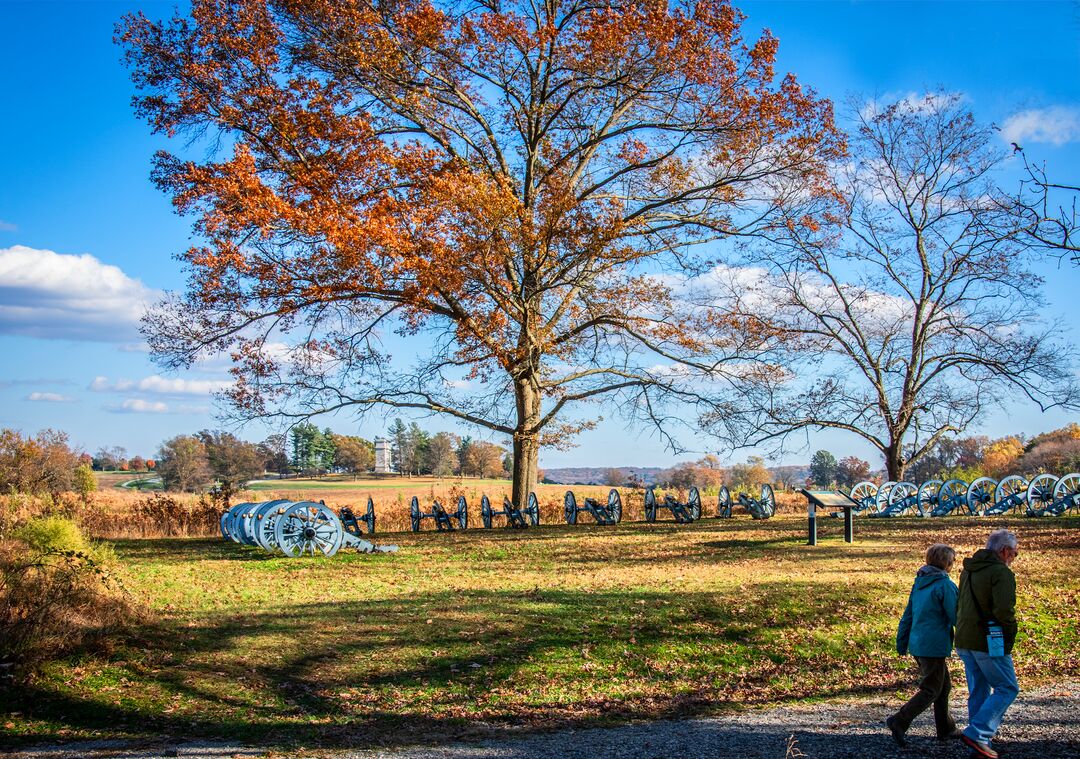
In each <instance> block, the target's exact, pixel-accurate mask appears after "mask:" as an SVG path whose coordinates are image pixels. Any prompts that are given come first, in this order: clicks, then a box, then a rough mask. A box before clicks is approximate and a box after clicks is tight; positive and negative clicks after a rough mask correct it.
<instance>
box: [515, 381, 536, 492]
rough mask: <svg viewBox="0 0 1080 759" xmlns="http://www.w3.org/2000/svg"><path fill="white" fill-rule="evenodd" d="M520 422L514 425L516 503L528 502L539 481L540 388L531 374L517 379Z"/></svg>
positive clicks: (516, 388) (518, 416)
mask: <svg viewBox="0 0 1080 759" xmlns="http://www.w3.org/2000/svg"><path fill="white" fill-rule="evenodd" d="M514 398H515V400H516V401H517V425H516V427H515V428H514V471H513V493H512V495H511V500H512V501H513V502H514V506H515V507H517V508H519V509H524V508H525V507H526V506H528V500H529V493H531V492H532V489H533V487H534V486H535V485H536V474H537V471H538V467H539V459H540V430H539V425H540V390H539V388H538V387H537V386H536V383H535V381H533V380H532V379H531V378H527V379H519V380H516V381H515V382H514Z"/></svg>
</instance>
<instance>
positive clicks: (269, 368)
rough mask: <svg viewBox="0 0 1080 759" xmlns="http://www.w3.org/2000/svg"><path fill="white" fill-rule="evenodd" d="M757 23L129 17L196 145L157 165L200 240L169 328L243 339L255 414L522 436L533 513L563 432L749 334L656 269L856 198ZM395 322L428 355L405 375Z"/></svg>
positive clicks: (718, 9)
mask: <svg viewBox="0 0 1080 759" xmlns="http://www.w3.org/2000/svg"><path fill="white" fill-rule="evenodd" d="M742 21H743V16H742V15H741V14H740V13H739V12H738V11H737V10H736V9H735V8H733V7H732V6H731V5H730V4H729V3H728V2H725V1H724V0H701V1H700V2H696V3H695V2H688V1H686V0H683V1H680V2H671V3H668V2H658V1H652V0H650V1H646V2H624V1H621V0H605V1H604V2H594V1H593V0H548V1H547V2H532V1H531V0H511V1H510V2H497V1H495V0H487V1H484V0H482V1H481V2H478V3H459V2H430V1H429V0H388V1H386V2H368V1H366V0H276V1H271V0H235V1H232V2H230V1H228V0H195V2H193V4H192V8H191V13H190V16H184V17H178V18H175V19H173V20H172V21H170V22H165V23H159V22H155V21H151V20H149V19H147V18H145V17H144V16H142V15H134V16H130V17H127V18H125V20H124V21H123V22H122V23H121V24H120V26H119V28H118V38H119V40H120V42H121V44H122V45H123V46H124V50H125V55H126V58H127V62H128V64H129V65H130V68H131V69H132V72H133V76H134V80H135V83H136V86H137V89H138V95H137V97H136V107H137V110H138V112H139V113H140V114H141V115H142V116H144V117H146V118H147V119H148V120H149V122H150V124H151V125H152V126H153V128H154V130H155V131H157V132H160V133H163V134H166V135H170V136H173V135H183V136H185V137H186V138H187V140H188V141H187V142H186V143H185V148H182V149H180V151H181V152H182V153H183V155H176V154H167V153H162V154H160V155H158V157H157V160H156V167H155V169H154V178H155V180H156V182H157V183H158V185H159V186H160V187H161V188H163V189H164V190H165V191H166V192H168V193H170V194H171V195H172V197H173V198H174V201H175V205H176V207H177V209H178V210H179V211H180V212H181V213H184V214H190V215H194V217H195V228H196V231H197V233H198V235H199V236H200V238H201V240H202V243H201V244H198V245H196V246H195V247H192V248H191V249H190V250H188V251H187V252H185V253H184V254H183V256H182V257H183V260H184V261H185V262H186V265H187V268H188V271H189V273H190V281H189V286H188V288H187V292H186V293H185V294H184V295H182V296H176V297H174V298H173V299H172V300H170V301H169V302H167V303H165V304H163V305H162V307H160V308H158V309H156V310H155V311H154V312H152V313H151V314H150V315H149V316H148V317H147V319H146V322H145V332H146V334H147V336H148V338H149V341H150V344H151V347H152V349H153V351H154V353H155V355H156V356H157V357H158V359H159V360H161V361H162V362H163V363H165V364H166V365H168V366H174V367H175V366H183V365H187V364H190V363H191V362H193V361H195V360H198V359H199V358H200V357H201V356H203V355H205V354H206V353H208V352H211V353H212V352H225V353H228V354H230V355H231V356H232V358H233V360H234V362H235V370H234V373H235V375H236V378H237V383H236V388H235V390H233V391H232V392H231V393H230V397H231V400H232V402H233V403H234V406H235V408H236V409H237V411H238V413H239V414H240V415H242V416H249V417H255V416H271V415H281V416H284V417H289V418H301V417H305V416H309V415H312V414H317V413H321V412H326V411H334V410H340V409H351V410H355V411H362V410H364V409H367V408H370V407H373V406H378V405H389V406H394V407H400V408H412V409H421V410H427V411H431V412H437V413H442V414H448V415H451V416H453V417H456V418H458V419H460V420H464V421H465V422H468V423H471V424H475V425H478V426H480V427H482V428H486V429H487V430H490V431H493V432H495V433H502V434H505V435H507V436H509V437H510V438H512V441H513V462H514V486H513V498H514V501H515V502H516V503H517V504H518V505H524V503H525V499H526V497H527V494H528V490H529V488H530V487H531V485H532V483H533V482H534V481H535V478H536V472H537V455H538V450H539V448H540V446H541V445H543V444H545V443H553V444H557V443H559V442H563V441H565V440H566V439H567V438H568V436H570V435H572V434H573V433H574V432H575V431H576V430H579V429H581V428H582V427H585V426H588V425H589V424H590V423H592V421H593V419H594V414H595V412H592V411H590V410H589V407H587V406H586V407H582V404H588V403H593V402H597V401H601V400H604V401H609V402H612V403H616V404H618V405H619V406H620V407H621V408H622V409H624V410H631V411H633V412H639V411H640V412H642V413H645V414H648V413H649V412H650V410H652V409H653V408H655V406H654V405H653V404H654V402H655V401H656V400H657V399H658V398H659V394H661V393H671V392H675V393H678V392H691V390H690V389H688V387H687V386H686V385H685V384H684V386H683V387H681V388H680V387H677V383H678V382H679V381H685V377H686V376H687V375H686V374H685V373H679V372H672V371H670V370H669V369H668V370H665V369H664V368H663V367H670V366H671V364H673V363H688V365H690V366H693V367H695V368H696V369H699V370H701V369H706V370H707V369H709V368H710V366H711V363H700V361H698V360H697V359H700V358H701V357H702V356H705V355H720V356H721V357H722V359H723V360H729V359H735V358H737V357H738V356H739V355H740V353H741V351H742V349H744V348H747V347H749V348H752V343H753V340H750V341H749V342H747V343H743V341H742V340H741V339H740V337H741V332H740V330H739V329H738V327H739V326H740V325H739V324H738V323H733V322H732V321H731V320H730V319H726V318H723V317H722V316H721V315H718V314H715V313H711V312H708V311H707V310H702V309H699V308H692V307H690V308H687V307H684V305H683V303H682V301H681V300H680V299H679V298H677V297H673V295H675V293H673V291H672V288H671V287H670V284H668V285H665V282H668V283H670V281H671V280H670V279H665V278H663V277H661V276H658V275H659V274H661V273H665V272H666V273H670V272H681V271H683V270H684V269H685V268H686V267H687V266H690V265H694V264H698V265H700V264H702V262H703V260H702V259H701V258H700V257H698V256H696V255H692V254H691V253H692V246H698V247H697V248H695V250H699V249H701V246H702V245H703V244H705V243H709V242H712V241H716V240H722V239H725V238H731V237H738V236H751V235H756V234H760V233H761V232H762V231H764V230H768V229H771V228H772V227H773V225H775V224H776V223H778V222H779V221H782V218H783V216H784V214H783V213H781V212H782V211H786V212H788V213H794V210H793V208H794V206H796V205H798V204H801V203H804V202H806V201H807V199H808V198H813V197H814V196H816V195H819V194H823V193H827V192H828V191H829V188H828V186H827V182H826V175H825V173H824V171H823V168H822V167H823V164H824V162H826V161H828V160H829V159H832V158H835V157H836V156H838V155H839V154H841V153H842V151H843V144H842V140H841V138H840V137H839V135H838V134H837V132H836V131H835V129H834V126H833V122H832V111H831V106H830V104H829V103H828V102H827V101H824V100H821V99H818V98H817V97H816V96H815V95H814V93H813V92H811V91H808V90H805V89H803V88H802V87H801V86H800V85H799V84H798V83H797V82H796V80H795V78H794V77H792V76H785V77H782V78H779V79H778V78H777V77H776V76H775V74H774V70H773V63H774V59H775V54H776V49H777V43H776V40H775V39H774V38H773V37H772V36H771V35H770V34H769V33H768V32H766V33H764V34H763V35H762V36H761V37H760V38H759V39H758V40H756V41H753V42H747V41H745V40H744V39H743V37H742V36H741V31H740V28H741V24H742ZM732 327H735V328H736V329H734V330H732V329H731V328H732ZM394 330H396V331H398V332H399V333H403V334H420V335H422V340H423V342H422V343H421V344H423V345H427V346H430V355H428V356H426V357H422V358H421V359H418V361H417V362H416V363H414V364H406V363H403V362H401V361H400V359H399V360H397V361H395V362H391V361H390V357H389V351H388V347H387V345H388V341H387V340H386V337H387V335H389V334H392V331H394ZM733 335H734V337H732V336H733ZM658 366H660V367H661V369H660V370H657V369H656V367H658Z"/></svg>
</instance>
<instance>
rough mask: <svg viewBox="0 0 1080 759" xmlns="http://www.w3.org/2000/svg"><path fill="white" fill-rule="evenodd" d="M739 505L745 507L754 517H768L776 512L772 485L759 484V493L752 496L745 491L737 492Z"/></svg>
mask: <svg viewBox="0 0 1080 759" xmlns="http://www.w3.org/2000/svg"><path fill="white" fill-rule="evenodd" d="M738 498H739V505H740V506H742V507H743V508H744V509H746V510H747V511H748V512H749V513H750V516H751V517H753V518H754V519H768V518H769V517H771V516H772V515H773V514H775V513H776V494H775V493H774V492H773V489H772V485H769V484H768V483H766V484H764V485H762V486H761V495H760V497H758V498H754V497H752V496H750V495H749V494H747V493H739V496H738Z"/></svg>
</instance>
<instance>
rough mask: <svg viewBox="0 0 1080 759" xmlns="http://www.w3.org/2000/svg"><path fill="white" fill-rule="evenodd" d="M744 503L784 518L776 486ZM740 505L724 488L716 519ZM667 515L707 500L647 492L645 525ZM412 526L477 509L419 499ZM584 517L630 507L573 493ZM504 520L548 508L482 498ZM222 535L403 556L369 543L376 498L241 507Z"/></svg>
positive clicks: (317, 550)
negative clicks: (350, 503) (497, 504)
mask: <svg viewBox="0 0 1080 759" xmlns="http://www.w3.org/2000/svg"><path fill="white" fill-rule="evenodd" d="M738 505H739V506H741V507H742V508H744V509H746V511H747V512H748V513H749V514H750V515H751V516H752V517H753V518H754V519H767V518H769V517H771V516H772V515H773V514H775V513H776V496H775V494H774V493H773V489H772V487H771V486H769V485H765V486H763V487H762V489H761V494H760V496H759V497H756V498H754V497H751V496H749V495H747V494H746V493H739V494H738ZM734 507H735V503H734V502H733V501H732V498H731V493H730V491H729V490H728V489H727V488H726V487H722V488H721V489H720V492H719V495H718V497H717V507H716V514H715V516H717V517H720V518H725V517H732V516H733V515H734V514H733V510H734ZM663 510H667V511H670V512H671V515H672V517H673V518H674V519H675V521H676V522H679V523H681V524H687V523H690V522H694V521H696V520H698V519H701V517H702V515H703V514H702V508H701V494H700V492H699V491H698V489H697V488H694V487H692V488H690V491H689V497H688V499H687V501H686V503H683V502H680V501H679V500H678V499H676V498H675V497H674V496H672V495H671V494H670V493H669V494H665V495H664V498H663V500H658V499H657V497H656V491H655V490H654V489H653V488H651V487H650V488H648V489H647V490H646V491H645V521H647V522H655V521H656V520H657V519H658V518H659V517H660V514H661V512H662V511H663ZM409 512H410V526H411V528H412V531H413V532H419V531H420V528H421V526H422V524H423V522H424V521H425V520H428V519H430V520H432V521H433V522H434V524H435V527H436V529H438V530H439V531H452V530H466V529H468V527H469V504H468V501H467V500H466V499H465V496H459V497H458V499H457V502H456V503H455V506H454V508H453V510H450V509H447V508H446V507H444V506H443V505H442V504H441V503H440V502H439V501H438V500H437V499H436V500H434V501H433V502H432V504H431V507H430V508H429V509H427V510H424V509H422V508H421V506H420V499H419V498H417V497H416V496H413V498H412V501H411V502H410V504H409ZM581 515H588V516H590V517H591V518H592V519H593V520H594V521H595V522H596V523H597V524H601V525H614V524H618V523H619V522H621V521H622V517H623V505H622V496H621V495H620V494H619V491H618V490H616V489H615V488H612V489H611V491H610V492H609V493H608V498H607V501H606V502H603V501H600V500H598V499H595V498H585V499H584V500H583V501H581V502H580V503H579V502H578V500H577V497H576V496H575V495H574V491H572V490H568V491H566V495H565V496H564V498H563V517H564V519H565V520H566V523H567V524H571V525H573V524H577V523H578V518H579V516H581ZM496 519H504V520H505V525H506V526H507V527H516V528H526V527H530V526H536V525H539V524H540V504H539V502H538V501H537V498H536V494H535V493H530V494H529V498H528V502H527V505H526V507H525V508H524V509H518V508H516V507H515V506H514V505H513V503H511V501H510V500H509V499H508V498H504V499H503V505H502V508H501V509H495V508H494V507H493V506H492V504H491V500H490V499H489V498H488V497H487V495H484V496H483V497H482V498H481V499H480V522H481V524H482V525H483V526H484V528H486V529H490V528H492V527H494V526H495V523H496ZM220 522H221V524H220V526H221V535H222V537H224V538H225V539H226V540H232V541H233V542H235V543H239V544H240V545H246V546H255V547H258V548H262V549H263V550H265V551H268V552H270V553H275V554H280V555H284V556H290V557H299V556H305V555H311V556H315V555H317V554H321V555H323V556H333V555H334V554H336V553H337V552H338V551H339V550H341V549H342V548H353V549H355V550H358V551H360V552H363V553H371V552H375V551H379V552H391V551H396V550H397V547H396V546H377V545H375V543H373V542H372V541H370V540H368V539H365V538H364V537H363V535H364V533H365V532H366V533H367V536H368V537H370V536H371V534H372V533H374V532H375V504H374V502H373V501H372V499H371V498H370V497H369V498H368V500H367V508H366V510H365V511H364V512H363V513H362V514H359V515H358V514H355V513H354V512H353V511H352V509H350V508H349V507H347V506H345V507H342V508H341V509H340V511H336V512H335V511H334V510H333V509H331V508H330V507H329V506H327V505H326V503H325V502H323V501H318V502H315V501H290V500H287V499H278V500H273V501H264V502H261V503H247V502H245V503H238V504H236V505H235V506H232V507H231V508H229V509H227V510H226V511H225V512H224V513H223V514H222V515H221V520H220Z"/></svg>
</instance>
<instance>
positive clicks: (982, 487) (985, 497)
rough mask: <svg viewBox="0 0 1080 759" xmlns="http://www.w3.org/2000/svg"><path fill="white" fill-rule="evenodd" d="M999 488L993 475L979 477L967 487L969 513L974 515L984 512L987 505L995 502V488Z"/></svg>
mask: <svg viewBox="0 0 1080 759" xmlns="http://www.w3.org/2000/svg"><path fill="white" fill-rule="evenodd" d="M996 489H997V480H995V479H993V478H992V477H979V478H978V479H976V480H975V481H974V482H972V483H971V484H970V485H968V489H967V507H968V513H969V514H971V515H972V516H974V515H975V514H982V512H983V511H984V510H985V508H986V505H987V504H989V503H993V502H994V490H996Z"/></svg>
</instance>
